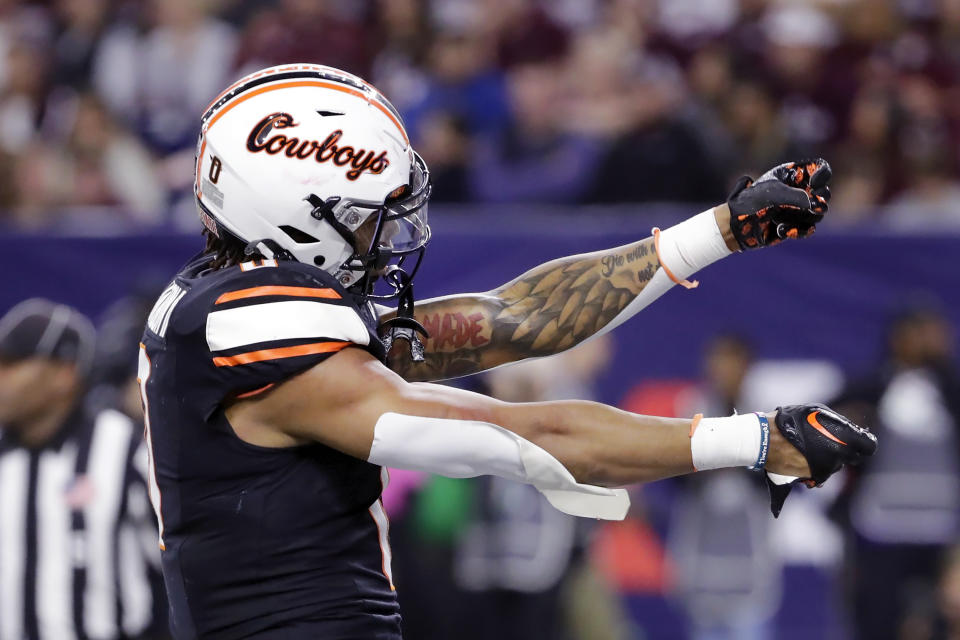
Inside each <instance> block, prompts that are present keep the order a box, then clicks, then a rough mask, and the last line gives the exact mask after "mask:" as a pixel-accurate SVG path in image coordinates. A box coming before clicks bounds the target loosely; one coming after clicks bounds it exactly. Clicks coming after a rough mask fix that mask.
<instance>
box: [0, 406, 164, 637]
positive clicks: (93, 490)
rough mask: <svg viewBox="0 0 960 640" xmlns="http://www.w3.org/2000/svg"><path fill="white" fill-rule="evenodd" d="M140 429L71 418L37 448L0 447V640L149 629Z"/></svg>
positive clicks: (119, 420) (7, 442)
mask: <svg viewBox="0 0 960 640" xmlns="http://www.w3.org/2000/svg"><path fill="white" fill-rule="evenodd" d="M146 466H147V459H146V451H145V448H144V447H143V445H142V435H141V431H140V429H139V428H138V427H137V426H135V425H134V423H133V422H132V421H131V420H130V419H129V418H127V417H126V416H124V415H123V414H121V413H118V412H116V411H112V410H107V411H103V412H101V413H99V414H97V415H96V416H95V417H93V418H89V417H86V416H85V414H84V412H83V411H77V412H76V413H74V414H73V415H72V416H71V417H70V418H69V419H68V420H67V421H66V423H65V425H64V427H63V429H61V431H60V433H58V435H57V436H56V437H55V438H54V439H53V441H51V442H49V443H47V445H46V446H44V447H42V448H40V449H27V448H24V447H22V446H19V445H18V444H17V443H16V441H15V438H14V437H12V436H11V434H9V433H7V434H5V435H4V437H2V439H0V640H24V639H27V640H34V639H37V640H74V639H76V640H84V639H90V640H100V639H103V640H115V639H119V638H130V637H136V636H138V635H140V634H142V633H143V632H144V630H146V629H147V628H148V627H150V626H151V624H152V619H153V611H154V602H153V598H154V596H153V593H152V591H151V578H150V572H151V571H155V570H156V567H157V565H158V562H159V557H158V556H159V552H158V550H157V548H156V528H155V527H156V525H155V524H154V520H153V516H152V512H151V510H150V507H149V503H148V499H147V494H146V483H145V477H146Z"/></svg>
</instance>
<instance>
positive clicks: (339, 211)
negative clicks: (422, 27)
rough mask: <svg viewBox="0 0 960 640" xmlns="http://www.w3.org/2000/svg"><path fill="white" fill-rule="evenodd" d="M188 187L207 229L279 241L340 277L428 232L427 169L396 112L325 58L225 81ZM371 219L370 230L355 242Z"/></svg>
mask: <svg viewBox="0 0 960 640" xmlns="http://www.w3.org/2000/svg"><path fill="white" fill-rule="evenodd" d="M194 189H195V193H196V198H197V203H198V208H199V210H200V217H201V220H203V221H204V223H205V224H206V225H207V226H208V228H212V229H213V230H214V231H215V232H217V233H223V232H226V233H229V234H231V235H233V236H236V237H237V238H239V239H240V240H242V241H244V242H247V243H250V242H265V244H266V245H270V244H273V245H277V246H279V247H280V248H281V249H282V250H284V251H286V252H287V253H289V254H290V256H292V257H293V258H294V259H296V260H298V261H300V262H305V263H308V264H313V265H317V266H319V267H320V268H321V269H323V270H325V271H327V272H328V273H330V274H332V275H333V276H334V277H336V278H337V280H338V281H339V282H340V283H341V284H343V285H344V286H352V285H354V284H357V285H358V286H359V285H360V284H363V283H365V282H367V281H369V280H370V277H371V273H373V271H374V265H379V269H380V270H382V269H383V265H384V264H385V263H386V261H388V260H389V259H390V258H391V257H396V256H403V255H406V254H412V253H414V252H422V250H423V247H424V245H425V244H426V241H427V239H429V227H428V225H427V218H426V203H427V200H428V198H429V193H430V188H429V178H428V173H427V170H426V165H425V164H424V163H423V160H422V159H420V157H419V156H418V155H417V154H416V153H415V152H414V150H413V149H412V147H411V146H410V142H409V138H408V137H407V133H406V130H405V129H404V127H403V123H402V121H401V119H400V116H399V114H398V113H397V111H396V110H395V109H394V108H393V106H392V105H391V104H390V103H389V102H388V101H387V100H386V98H384V97H383V96H382V95H381V94H380V93H379V92H378V91H377V90H376V89H375V88H374V87H372V86H371V85H370V84H368V83H366V82H364V81H363V80H361V79H360V78H358V77H356V76H353V75H351V74H348V73H345V72H343V71H339V70H337V69H333V68H331V67H324V66H320V65H312V64H295V65H285V66H281V67H272V68H269V69H264V70H262V71H258V72H256V73H254V74H250V75H249V76H246V77H245V78H243V79H241V80H240V81H238V82H237V83H235V84H234V85H232V86H230V87H228V88H227V90H226V91H224V92H223V94H221V95H220V96H219V97H218V98H217V99H216V100H214V102H213V104H212V105H211V106H210V108H209V109H208V110H207V112H206V113H205V114H204V116H203V119H202V124H201V133H200V137H199V139H198V142H197V160H196V182H195V185H194ZM396 193H403V194H404V195H403V196H402V199H401V200H396V199H395V198H390V196H391V194H396ZM388 200H389V201H388ZM371 218H375V219H376V222H377V224H376V225H375V228H376V229H377V230H378V231H377V235H376V237H375V238H374V241H373V244H372V246H370V247H359V246H357V245H358V242H357V237H356V235H355V234H356V231H357V229H358V228H360V227H361V226H362V225H363V224H364V223H367V222H368V221H370V220H371ZM266 241H268V242H266Z"/></svg>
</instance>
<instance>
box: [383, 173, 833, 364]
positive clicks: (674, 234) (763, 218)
mask: <svg viewBox="0 0 960 640" xmlns="http://www.w3.org/2000/svg"><path fill="white" fill-rule="evenodd" d="M829 177H830V168H829V165H827V164H826V162H825V161H823V160H817V161H811V162H809V163H788V164H785V165H780V166H779V167H776V168H774V169H772V170H771V171H769V172H768V173H767V174H764V176H762V177H761V178H760V180H758V181H757V182H756V183H754V182H753V181H751V180H749V178H742V179H741V180H740V181H739V182H738V183H737V186H736V188H735V189H734V191H733V193H732V194H731V196H730V199H729V200H728V202H727V203H726V204H722V205H719V206H717V207H714V208H712V209H710V210H708V211H705V212H703V213H701V214H699V215H697V216H695V217H693V218H691V219H689V220H687V221H686V222H683V223H681V224H679V225H677V226H675V227H671V228H670V229H666V230H664V231H663V232H662V233H661V234H659V235H660V237H659V239H656V238H655V237H650V238H646V239H644V240H641V241H639V242H635V243H632V244H629V245H625V246H622V247H617V248H614V249H609V250H604V251H597V252H594V253H587V254H582V255H576V256H568V257H565V258H560V259H558V260H553V261H551V262H548V263H545V264H542V265H540V266H538V267H535V268H533V269H531V270H530V271H528V272H527V273H524V274H523V275H521V276H519V277H518V278H516V279H514V280H513V281H511V282H509V283H507V284H505V285H503V286H501V287H498V288H497V289H494V290H492V291H488V292H486V293H482V294H467V295H456V296H447V297H443V298H435V299H432V300H427V301H424V302H421V303H419V304H417V306H416V312H415V313H416V317H417V319H418V320H419V321H420V322H421V323H422V324H423V325H424V326H425V327H426V328H427V329H428V331H429V332H430V337H429V338H427V339H426V340H424V347H425V358H424V360H423V361H422V362H413V361H412V360H411V359H410V358H409V357H408V355H407V354H405V353H404V348H405V346H401V345H397V346H396V347H395V348H396V349H397V351H395V352H394V353H396V354H397V355H398V357H395V358H394V357H392V358H391V359H390V360H389V364H390V367H391V368H392V369H394V371H396V372H397V373H399V374H400V375H402V376H403V377H404V378H406V379H408V380H441V379H445V378H454V377H458V376H462V375H468V374H471V373H476V372H478V371H484V370H486V369H490V368H492V367H496V366H499V365H501V364H505V363H508V362H515V361H517V360H522V359H525V358H534V357H541V356H548V355H552V354H554V353H558V352H560V351H563V350H565V349H568V348H570V347H572V346H574V345H576V344H579V343H580V342H583V341H584V340H586V339H587V338H590V337H591V336H594V335H597V334H599V333H604V332H606V331H609V330H611V329H613V328H614V327H616V326H618V325H619V324H621V323H622V322H624V321H625V320H627V319H628V318H630V317H631V316H633V315H634V314H636V313H637V312H639V311H640V310H641V309H643V308H644V307H646V306H647V305H648V304H650V303H651V302H653V301H654V300H656V299H657V298H658V297H660V296H661V295H663V293H665V292H666V291H668V290H669V289H670V288H671V287H673V286H674V284H677V283H680V282H682V281H683V279H684V278H687V277H688V276H689V275H690V274H692V273H694V272H695V271H697V270H699V269H701V268H703V267H705V266H707V265H709V264H710V263H712V262H715V261H716V260H719V259H720V258H722V257H724V256H726V255H729V254H730V253H732V252H734V251H737V250H745V249H750V248H757V247H762V246H770V245H773V244H777V243H778V242H780V241H781V240H783V239H785V238H798V237H806V236H809V235H811V234H812V233H813V230H814V228H815V225H816V223H817V222H819V221H820V220H821V219H822V218H823V214H824V212H825V211H826V207H827V200H828V199H829V188H828V187H827V181H828V180H829ZM388 318H389V316H387V317H385V318H384V319H385V320H386V319H388Z"/></svg>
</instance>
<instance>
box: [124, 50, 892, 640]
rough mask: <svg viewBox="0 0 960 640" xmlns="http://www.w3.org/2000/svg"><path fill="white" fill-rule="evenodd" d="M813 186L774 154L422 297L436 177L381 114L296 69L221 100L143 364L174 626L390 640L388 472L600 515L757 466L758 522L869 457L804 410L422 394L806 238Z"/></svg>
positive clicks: (592, 330)
mask: <svg viewBox="0 0 960 640" xmlns="http://www.w3.org/2000/svg"><path fill="white" fill-rule="evenodd" d="M829 177H830V170H829V167H828V165H827V164H826V163H825V162H823V161H822V160H813V161H810V162H800V163H790V164H787V165H782V166H780V167H777V168H775V169H773V170H771V172H769V173H768V174H767V175H765V176H763V177H762V178H761V179H760V180H758V181H757V182H753V181H751V180H749V179H748V178H744V179H741V181H740V182H739V183H738V184H737V187H736V189H735V190H734V192H733V194H732V195H731V197H730V199H729V200H728V202H727V203H726V204H722V205H719V206H717V207H714V208H712V209H710V210H708V211H705V212H703V213H701V214H699V215H696V216H694V217H693V218H690V219H689V220H687V221H685V222H683V223H681V224H679V225H676V226H674V227H671V228H669V229H665V230H663V232H659V231H657V230H655V231H654V235H653V237H650V238H646V239H643V240H640V241H638V242H635V243H633V244H630V245H627V246H624V247H618V248H615V249H610V250H607V251H599V252H596V253H591V254H585V255H578V256H571V257H567V258H561V259H558V260H555V261H553V262H549V263H547V264H544V265H541V266H539V267H536V268H534V269H532V270H531V271H529V272H528V273H525V274H523V275H521V276H520V277H518V278H517V279H515V280H513V281H512V282H509V283H507V284H505V285H503V286H501V287H498V288H496V289H494V290H491V291H487V292H484V293H475V294H466V295H457V296H448V297H444V298H439V299H434V300H427V301H424V302H420V303H418V304H416V305H414V301H413V294H412V288H411V282H412V280H413V277H414V275H415V274H416V271H417V267H418V266H419V263H420V259H421V258H422V256H423V251H424V248H425V246H426V245H427V242H428V241H429V239H430V227H429V226H428V224H427V202H428V200H429V198H430V189H431V185H430V178H429V173H428V171H427V166H426V165H425V163H424V162H423V160H422V159H421V158H420V156H419V155H417V153H416V152H415V151H414V150H413V149H412V148H411V146H410V142H409V139H408V137H407V133H406V131H405V130H404V126H403V123H402V121H401V119H400V116H399V115H398V114H397V111H396V110H395V109H394V108H393V106H391V104H390V103H389V102H388V101H387V100H386V99H385V98H384V97H383V96H382V95H381V94H380V93H379V92H378V91H377V90H376V89H375V88H374V87H372V86H370V85H369V84H367V83H366V82H364V81H363V80H361V79H360V78H357V77H355V76H352V75H350V74H347V73H344V72H341V71H338V70H336V69H332V68H328V67H322V66H316V65H308V64H296V65H289V66H283V67H273V68H270V69H265V70H263V71H259V72H257V73H254V74H252V75H249V76H247V77H245V78H243V79H241V80H240V81H239V82H237V83H236V84H234V85H232V86H231V87H229V88H227V89H226V90H225V91H224V92H223V94H222V95H221V96H219V97H218V98H217V99H216V100H215V101H214V102H213V104H212V105H211V106H210V107H209V109H208V110H207V112H206V113H205V114H204V115H203V119H202V124H201V133H200V138H199V141H198V145H197V160H196V184H195V189H196V199H197V205H198V208H199V212H200V217H201V219H202V221H203V224H204V226H205V231H204V233H205V234H206V238H207V246H206V249H205V250H204V251H202V252H201V253H200V254H198V255H197V256H196V257H195V258H194V259H193V260H191V261H190V262H189V263H188V264H187V265H186V266H185V267H184V268H183V270H182V271H181V272H180V273H179V274H177V276H176V277H175V278H174V280H173V281H172V282H171V283H170V285H169V286H168V287H167V288H166V290H165V291H164V292H163V293H162V295H161V296H160V298H159V299H158V301H157V303H156V305H155V307H154V309H153V311H152V313H151V314H150V317H149V320H148V322H147V328H146V330H145V332H144V337H143V344H142V348H141V352H140V372H139V380H140V384H141V388H142V399H143V402H144V405H145V408H146V435H147V440H148V444H149V449H150V474H151V475H150V484H151V497H152V500H153V503H154V506H155V508H156V510H157V516H158V518H159V521H160V547H161V549H163V567H164V573H165V579H166V584H167V591H168V594H169V596H170V601H171V618H172V630H173V633H174V635H175V637H176V638H178V639H185V638H197V637H203V638H212V639H215V638H271V639H276V638H327V639H335V638H392V639H396V638H399V637H400V615H399V608H398V605H397V600H396V596H395V593H394V585H393V580H392V577H391V571H390V546H389V544H388V541H387V529H388V522H387V518H386V516H385V514H384V511H383V507H382V505H381V503H380V500H379V496H380V493H381V491H382V489H383V487H384V485H385V483H386V482H387V473H386V467H397V468H405V469H416V470H423V471H429V472H432V473H438V474H442V475H447V476H452V477H469V476H476V475H482V474H494V475H498V476H502V477H505V478H512V479H514V480H517V481H520V482H526V483H529V484H531V485H533V486H535V487H536V488H537V489H539V490H540V491H541V492H543V493H544V494H545V495H546V497H547V498H548V499H549V500H550V501H551V503H552V504H554V505H555V506H556V507H557V508H559V509H560V510H562V511H565V512H567V513H571V514H575V515H580V516H586V517H596V518H610V519H616V518H623V517H624V515H625V513H626V510H627V506H628V501H627V497H626V493H625V492H624V491H623V490H622V489H612V488H609V487H617V486H620V485H624V484H629V483H635V482H644V481H648V480H654V479H657V478H664V477H667V476H672V475H678V474H685V473H691V472H694V471H698V470H706V469H715V468H720V467H732V466H746V467H751V468H753V469H762V470H765V471H766V472H767V473H768V482H769V483H770V486H771V487H772V496H773V509H774V511H775V512H776V511H778V510H779V508H780V506H781V505H782V502H783V499H784V498H785V497H786V492H787V491H789V487H790V486H791V484H792V483H793V482H798V481H805V482H807V483H808V484H819V483H822V482H823V481H824V480H826V479H827V477H829V476H830V475H831V474H832V473H833V472H835V471H837V470H838V469H839V468H840V467H842V466H843V465H844V464H848V463H851V462H856V461H857V460H858V459H859V458H860V457H862V456H864V455H869V454H871V453H872V452H873V450H874V447H875V440H874V438H873V436H872V435H871V434H870V433H869V432H868V431H866V430H865V429H861V428H859V427H857V426H856V425H854V424H852V423H851V422H849V421H847V420H846V419H844V418H843V417H842V416H840V415H838V414H836V413H835V412H833V411H831V410H829V409H828V408H826V407H823V406H820V405H809V406H792V407H781V408H780V409H778V410H777V411H774V412H768V413H763V412H758V413H750V414H746V415H735V416H730V417H714V418H702V417H700V416H697V417H695V418H694V419H693V420H687V419H667V418H657V417H649V416H641V415H636V414H631V413H627V412H624V411H619V410H617V409H614V408H612V407H608V406H605V405H602V404H596V403H589V402H575V401H571V402H544V403H536V404H510V403H504V402H499V401H495V400H492V399H490V398H487V397H484V396H480V395H476V394H472V393H468V392H465V391H461V390H457V389H453V388H449V387H446V386H440V385H435V384H430V383H429V381H432V380H440V379H444V378H451V377H455V376H461V375H465V374H470V373H475V372H478V371H483V370H486V369H490V368H491V367H496V366H499V365H503V364H506V363H510V362H515V361H517V360H521V359H524V358H530V357H539V356H547V355H550V354H553V353H557V352H559V351H563V350H564V349H567V348H569V347H572V346H574V345H576V344H578V343H580V342H582V341H584V340H586V339H589V338H590V337H592V336H597V335H600V334H603V333H606V332H608V331H610V330H611V329H613V328H614V327H616V326H618V325H620V324H622V323H623V322H625V321H627V320H628V319H629V318H630V317H632V316H633V315H635V314H636V313H638V312H639V311H640V310H641V309H643V308H644V307H645V306H647V305H648V304H650V303H651V302H653V301H654V300H655V299H657V298H658V297H659V296H661V295H663V293H664V292H666V291H667V290H668V289H670V288H671V287H672V286H673V285H674V284H675V283H680V284H682V285H684V286H688V287H691V286H694V284H693V283H690V282H688V281H686V280H685V279H686V278H687V277H688V276H689V275H691V274H692V273H693V272H695V271H697V270H698V269H700V268H703V267H705V266H707V265H708V264H710V263H712V262H714V261H716V260H718V259H720V258H723V257H724V256H727V255H729V254H731V253H735V252H738V251H742V250H746V249H753V248H758V247H763V246H769V245H772V244H776V243H778V242H780V241H781V240H784V239H787V238H799V237H805V236H808V235H810V234H811V233H813V231H814V226H815V225H816V223H817V222H819V221H820V220H821V218H822V217H823V214H824V212H825V211H826V207H827V199H828V197H829V190H828V188H827V182H828V180H829ZM390 298H393V299H396V301H397V306H396V308H395V309H388V308H387V307H385V306H380V305H378V304H377V301H378V300H386V299H390ZM464 320H465V321H466V322H467V323H466V324H463V325H457V326H458V331H459V333H458V335H459V336H460V339H457V340H450V339H441V337H442V334H443V328H444V327H445V326H447V325H451V326H452V324H451V323H453V322H455V321H456V322H461V321H464ZM445 323H446V324H445ZM424 325H426V327H425V326H424ZM431 328H432V329H433V330H434V333H435V334H436V335H434V336H431V333H430V331H429V330H430V329H431Z"/></svg>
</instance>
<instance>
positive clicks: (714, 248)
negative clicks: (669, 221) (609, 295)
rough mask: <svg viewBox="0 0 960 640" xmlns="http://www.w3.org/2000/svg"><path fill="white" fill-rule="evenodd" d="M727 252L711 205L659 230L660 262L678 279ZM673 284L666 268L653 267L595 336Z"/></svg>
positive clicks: (601, 333)
mask: <svg viewBox="0 0 960 640" xmlns="http://www.w3.org/2000/svg"><path fill="white" fill-rule="evenodd" d="M731 253H732V252H731V251H730V249H729V247H727V243H726V241H724V239H723V234H722V233H720V228H719V227H717V220H716V218H715V216H714V214H713V209H708V210H706V211H704V212H703V213H698V214H697V215H695V216H693V217H692V218H689V219H688V220H684V221H683V222H681V223H680V224H677V225H674V226H672V227H670V228H669V229H664V230H663V231H662V232H661V233H660V261H661V264H662V265H665V266H666V267H667V268H669V269H670V271H672V272H673V274H674V275H675V276H676V277H677V278H679V279H681V280H682V279H684V278H687V277H688V276H690V275H691V274H693V273H695V272H697V271H699V270H700V269H703V268H704V267H706V266H707V265H710V264H713V263H714V262H716V261H717V260H719V259H720V258H723V257H726V256H728V255H730V254H731ZM673 285H674V282H673V281H672V280H671V279H670V277H669V276H668V275H667V274H666V271H665V270H664V269H662V268H661V269H657V272H656V273H654V274H653V277H652V278H651V279H650V282H648V283H647V286H645V287H644V288H643V291H641V292H640V293H639V294H637V297H636V298H634V299H633V300H631V301H630V304H628V305H627V306H626V307H624V308H623V310H622V311H620V313H618V314H617V315H616V316H615V317H614V318H613V320H611V321H610V322H608V323H607V324H606V325H604V326H603V327H602V328H601V329H600V330H599V331H597V333H596V334H595V336H602V335H603V334H605V333H607V332H608V331H611V330H613V329H615V328H616V327H618V326H620V325H621V324H623V323H624V322H626V321H627V320H628V319H630V318H632V317H633V316H634V315H636V314H637V313H639V312H640V311H641V310H643V309H644V308H645V307H647V305H649V304H650V303H651V302H653V301H654V300H656V299H657V298H659V297H660V296H662V295H663V294H665V293H666V292H667V291H669V290H670V288H671V287H673Z"/></svg>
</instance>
